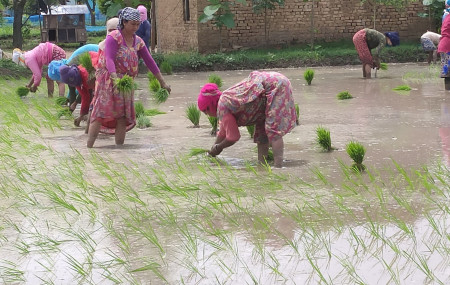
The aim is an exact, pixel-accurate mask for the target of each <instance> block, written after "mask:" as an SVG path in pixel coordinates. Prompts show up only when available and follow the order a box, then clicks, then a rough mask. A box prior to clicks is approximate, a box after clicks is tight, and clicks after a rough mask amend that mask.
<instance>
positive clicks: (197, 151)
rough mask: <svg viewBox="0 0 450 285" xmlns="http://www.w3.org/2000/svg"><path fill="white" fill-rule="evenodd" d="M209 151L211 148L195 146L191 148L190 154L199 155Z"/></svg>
mask: <svg viewBox="0 0 450 285" xmlns="http://www.w3.org/2000/svg"><path fill="white" fill-rule="evenodd" d="M208 152H209V150H207V149H205V148H197V147H194V148H191V149H190V151H189V156H197V155H200V154H205V153H208Z"/></svg>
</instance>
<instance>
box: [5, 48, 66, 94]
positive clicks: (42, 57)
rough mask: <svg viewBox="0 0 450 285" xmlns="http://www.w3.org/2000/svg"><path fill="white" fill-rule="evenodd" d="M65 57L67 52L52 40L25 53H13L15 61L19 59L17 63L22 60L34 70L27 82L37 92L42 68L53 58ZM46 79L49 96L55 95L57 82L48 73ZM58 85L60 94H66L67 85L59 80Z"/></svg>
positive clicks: (32, 90)
mask: <svg viewBox="0 0 450 285" xmlns="http://www.w3.org/2000/svg"><path fill="white" fill-rule="evenodd" d="M16 54H17V53H16ZM64 58H66V52H65V51H64V50H63V49H62V48H60V47H59V46H57V45H55V44H53V43H50V42H45V43H40V44H39V45H38V46H37V47H35V48H34V49H32V50H30V51H27V52H25V53H24V54H22V53H19V54H18V56H14V55H13V61H14V62H16V61H17V62H16V63H18V64H20V62H22V61H23V62H24V63H25V65H26V66H27V67H28V68H29V69H31V72H33V76H32V77H31V80H30V83H28V84H27V87H28V88H29V89H30V91H31V92H36V90H37V88H38V87H39V85H40V84H41V80H42V69H43V67H44V65H48V64H49V63H50V62H51V61H52V60H61V59H64ZM46 79H47V91H48V97H53V91H54V89H55V83H54V82H53V80H52V79H51V78H50V77H49V76H48V74H47V75H46ZM58 86H59V96H64V91H65V85H64V84H63V83H61V82H58Z"/></svg>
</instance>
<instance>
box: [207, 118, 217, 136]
mask: <svg viewBox="0 0 450 285" xmlns="http://www.w3.org/2000/svg"><path fill="white" fill-rule="evenodd" d="M208 121H209V123H210V124H211V127H212V128H211V135H212V136H215V135H216V134H217V124H218V123H219V119H218V118H217V117H212V116H208Z"/></svg>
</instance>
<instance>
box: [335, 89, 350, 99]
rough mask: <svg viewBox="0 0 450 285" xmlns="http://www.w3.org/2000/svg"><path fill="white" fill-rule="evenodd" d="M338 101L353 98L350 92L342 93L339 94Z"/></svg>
mask: <svg viewBox="0 0 450 285" xmlns="http://www.w3.org/2000/svg"><path fill="white" fill-rule="evenodd" d="M336 97H337V98H338V100H346V99H352V98H353V96H352V95H351V94H350V93H349V92H348V91H342V92H339V93H338V95H336Z"/></svg>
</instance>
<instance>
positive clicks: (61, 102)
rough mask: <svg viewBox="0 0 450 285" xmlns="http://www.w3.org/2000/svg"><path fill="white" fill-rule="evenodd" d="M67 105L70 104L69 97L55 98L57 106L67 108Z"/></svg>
mask: <svg viewBox="0 0 450 285" xmlns="http://www.w3.org/2000/svg"><path fill="white" fill-rule="evenodd" d="M67 103H69V99H68V98H67V97H61V96H59V97H56V98H55V104H56V105H58V106H66V105H67Z"/></svg>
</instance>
